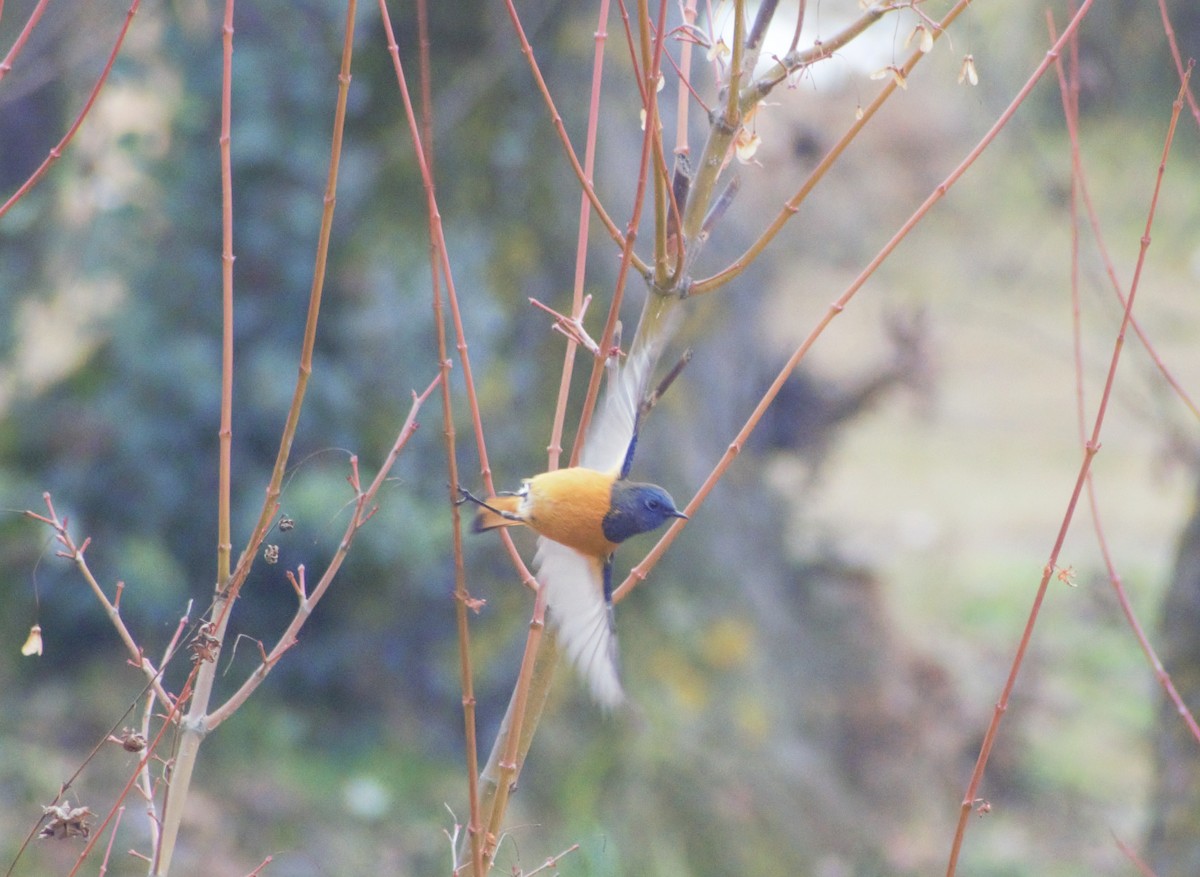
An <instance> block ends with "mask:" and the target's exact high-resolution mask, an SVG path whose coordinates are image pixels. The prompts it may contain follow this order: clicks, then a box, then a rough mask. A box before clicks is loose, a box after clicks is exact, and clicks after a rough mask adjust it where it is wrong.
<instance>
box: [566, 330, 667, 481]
mask: <svg viewBox="0 0 1200 877" xmlns="http://www.w3.org/2000/svg"><path fill="white" fill-rule="evenodd" d="M657 358H658V357H657V356H656V355H655V349H654V348H653V346H652V345H643V346H641V347H639V348H636V349H635V350H634V351H633V352H631V353H630V354H629V357H628V358H627V359H626V361H625V363H624V365H616V364H615V363H616V361H615V360H613V363H614V364H613V365H610V366H609V370H608V386H607V388H606V390H605V394H604V401H603V403H602V404H601V406H600V407H599V409H598V410H597V411H596V416H595V418H594V419H593V420H592V426H591V429H589V430H588V434H587V439H586V440H585V441H584V443H583V451H582V452H581V453H580V455H579V465H580V466H586V467H587V468H588V469H595V470H597V471H599V472H616V473H618V474H619V475H620V477H622V478H624V477H625V476H626V475H627V474H628V473H629V464H630V463H632V462H633V449H634V447H635V445H636V443H637V423H638V408H639V407H640V406H641V404H642V399H643V398H644V397H645V395H646V385H647V384H648V383H649V382H650V373H651V371H652V370H653V369H654V362H655V360H657Z"/></svg>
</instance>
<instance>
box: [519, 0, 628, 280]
mask: <svg viewBox="0 0 1200 877" xmlns="http://www.w3.org/2000/svg"><path fill="white" fill-rule="evenodd" d="M505 7H506V8H507V9H508V17H509V19H510V20H511V21H512V25H513V31H514V32H515V33H516V35H517V39H518V41H519V42H520V43H521V54H523V55H524V56H525V60H526V61H527V62H528V64H529V70H530V72H531V73H532V74H533V79H534V83H535V84H536V85H537V88H538V91H539V92H540V93H541V95H542V100H543V101H544V102H545V104H546V108H547V109H548V110H549V111H550V121H551V124H553V125H554V130H555V132H556V133H557V134H558V139H559V142H560V143H562V145H563V151H564V152H565V153H566V156H567V161H568V162H569V163H570V165H571V169H572V170H573V171H574V172H575V178H576V179H577V180H579V185H580V186H581V187H582V189H583V192H584V194H585V195H586V196H587V199H588V201H589V202H590V203H591V205H592V208H593V209H594V210H595V211H596V216H598V217H599V218H600V221H601V223H603V224H604V227H605V228H606V229H607V230H608V234H609V237H611V238H612V239H613V241H614V242H615V243H618V244H622V245H624V243H625V235H623V234H621V230H620V229H619V228H617V224H616V223H615V222H613V220H612V217H610V216H609V215H608V211H607V210H605V209H604V205H603V204H602V203H601V202H600V196H598V195H597V194H596V190H595V189H594V188H592V183H591V179H590V176H589V174H588V173H587V172H586V171H585V170H584V168H583V165H581V164H580V163H579V157H578V156H577V155H576V153H575V148H574V147H573V146H571V138H570V136H569V135H568V134H567V129H566V127H565V126H564V125H563V120H562V116H561V115H560V114H559V112H558V107H557V106H556V105H555V103H554V98H553V97H552V96H551V94H550V87H549V86H548V85H546V80H545V78H544V77H543V76H542V71H541V68H540V67H539V66H538V63H537V59H536V58H535V57H534V54H533V46H531V45H530V44H529V38H528V37H526V36H525V28H524V27H522V26H521V17H520V15H519V14H518V13H517V9H516V6H515V5H514V4H513V0H505ZM632 259H633V264H634V267H636V268H637V270H638V271H639V272H640V273H642V274H645V273H646V271H647V270H649V269H648V267H647V265H646V263H645V262H643V261H642V260H641V259H639V258H637V256H636V255H635V256H633V257H632Z"/></svg>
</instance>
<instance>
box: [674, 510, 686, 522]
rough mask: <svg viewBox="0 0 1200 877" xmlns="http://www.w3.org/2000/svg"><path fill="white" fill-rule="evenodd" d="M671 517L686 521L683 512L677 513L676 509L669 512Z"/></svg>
mask: <svg viewBox="0 0 1200 877" xmlns="http://www.w3.org/2000/svg"><path fill="white" fill-rule="evenodd" d="M671 517H672V518H683V520H685V521H686V520H688V516H687V515H685V514H684V513H683V512H681V511H679V509H676V510H675V511H673V512H671Z"/></svg>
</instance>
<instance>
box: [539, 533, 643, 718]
mask: <svg viewBox="0 0 1200 877" xmlns="http://www.w3.org/2000/svg"><path fill="white" fill-rule="evenodd" d="M534 566H535V567H536V568H537V575H538V581H540V582H541V584H542V587H543V588H545V589H546V605H547V607H548V608H549V610H550V620H551V622H552V623H553V625H554V628H555V630H556V631H557V633H558V642H559V644H560V645H561V646H562V648H563V650H564V651H565V652H566V654H567V658H568V659H569V660H570V662H571V663H572V664H573V665H574V666H575V667H576V668H577V669H578V670H579V673H580V675H582V676H583V678H584V679H586V680H587V684H588V687H589V688H590V689H591V692H592V697H594V698H595V699H596V701H597V702H598V703H600V704H601V705H603V706H605V707H607V708H609V709H612V708H614V707H617V706H619V705H620V704H621V703H622V702H623V701H624V700H625V693H624V691H622V689H621V680H620V677H619V676H618V673H617V631H616V628H615V627H614V625H613V615H612V605H611V604H610V603H609V602H608V600H607V599H606V597H605V592H604V591H605V589H604V561H603V560H602V559H601V558H597V557H588V556H586V555H583V554H580V553H579V552H578V551H576V550H575V549H573V548H568V547H567V546H565V545H561V544H559V543H558V542H554V541H552V540H550V539H547V538H545V537H544V536H543V537H540V538H539V539H538V550H537V555H536V556H535V557H534Z"/></svg>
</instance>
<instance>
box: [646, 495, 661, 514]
mask: <svg viewBox="0 0 1200 877" xmlns="http://www.w3.org/2000/svg"><path fill="white" fill-rule="evenodd" d="M658 506H659V502H658V500H657V499H655V498H654V497H650V499H648V500H646V508H648V509H650V511H652V512H656V511H658Z"/></svg>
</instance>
